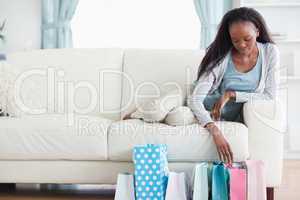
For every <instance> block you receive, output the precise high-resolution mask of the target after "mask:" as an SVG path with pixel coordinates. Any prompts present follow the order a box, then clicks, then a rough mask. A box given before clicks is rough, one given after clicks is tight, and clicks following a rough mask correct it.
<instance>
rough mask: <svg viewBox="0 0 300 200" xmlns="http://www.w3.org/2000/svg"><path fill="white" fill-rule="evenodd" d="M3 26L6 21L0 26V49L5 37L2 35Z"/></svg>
mask: <svg viewBox="0 0 300 200" xmlns="http://www.w3.org/2000/svg"><path fill="white" fill-rule="evenodd" d="M5 24H6V20H4V21H3V22H2V23H1V24H0V47H1V46H2V44H3V43H4V42H5V35H4V28H5Z"/></svg>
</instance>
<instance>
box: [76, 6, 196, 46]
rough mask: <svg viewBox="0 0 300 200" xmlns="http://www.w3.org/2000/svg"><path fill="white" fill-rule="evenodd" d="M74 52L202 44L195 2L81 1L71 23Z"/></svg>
mask: <svg viewBox="0 0 300 200" xmlns="http://www.w3.org/2000/svg"><path fill="white" fill-rule="evenodd" d="M72 30H73V31H72V32H73V43H74V47H75V48H108V47H121V48H161V49H172V48H183V49H195V48H198V47H199V43H200V21H199V18H198V16H197V14H196V11H195V8H194V3H193V1H192V0H189V1H187V0H151V1H149V0H126V1H124V0H89V1H87V0H85V1H79V4H78V7H77V10H76V13H75V15H74V18H73V20H72Z"/></svg>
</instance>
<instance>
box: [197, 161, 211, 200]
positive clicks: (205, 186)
mask: <svg viewBox="0 0 300 200" xmlns="http://www.w3.org/2000/svg"><path fill="white" fill-rule="evenodd" d="M208 173H209V171H208V163H200V164H197V165H196V166H195V169H194V184H193V187H194V189H193V200H208V194H209V182H208Z"/></svg>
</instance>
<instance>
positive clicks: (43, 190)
mask: <svg viewBox="0 0 300 200" xmlns="http://www.w3.org/2000/svg"><path fill="white" fill-rule="evenodd" d="M299 180H300V160H289V161H288V160H286V161H285V162H284V171H283V180H282V185H281V187H280V188H277V189H275V200H300V183H299ZM29 186H30V187H29V188H28V186H26V185H25V186H22V185H21V186H20V187H18V189H17V190H11V191H9V188H6V189H3V188H2V191H0V200H81V199H86V200H113V199H114V197H113V190H111V189H110V190H107V189H106V190H102V189H99V186H94V188H92V189H90V187H86V186H82V187H81V186H70V185H69V186H68V185H63V186H58V185H42V186H37V185H29ZM26 187H27V188H26ZM87 188H89V189H87ZM3 190H4V191H3Z"/></svg>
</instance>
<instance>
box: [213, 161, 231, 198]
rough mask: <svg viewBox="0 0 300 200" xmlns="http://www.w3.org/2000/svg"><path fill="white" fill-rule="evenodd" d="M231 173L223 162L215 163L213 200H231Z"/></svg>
mask: <svg viewBox="0 0 300 200" xmlns="http://www.w3.org/2000/svg"><path fill="white" fill-rule="evenodd" d="M228 191H229V171H228V169H227V167H226V166H225V165H224V163H223V162H214V163H213V169H212V200H229V198H228Z"/></svg>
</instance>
